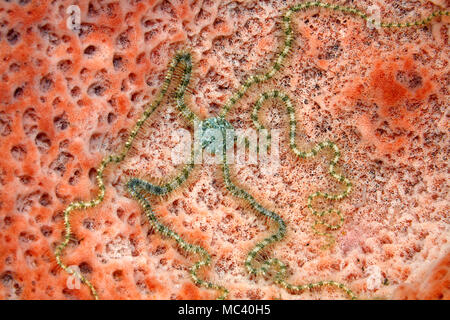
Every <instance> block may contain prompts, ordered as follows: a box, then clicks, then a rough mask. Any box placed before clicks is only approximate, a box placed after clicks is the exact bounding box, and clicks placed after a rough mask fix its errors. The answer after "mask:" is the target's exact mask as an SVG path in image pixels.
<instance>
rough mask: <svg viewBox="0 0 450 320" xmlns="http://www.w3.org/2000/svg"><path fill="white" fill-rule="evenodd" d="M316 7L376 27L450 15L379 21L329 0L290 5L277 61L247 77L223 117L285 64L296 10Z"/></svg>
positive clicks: (417, 23) (423, 22)
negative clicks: (249, 91)
mask: <svg viewBox="0 0 450 320" xmlns="http://www.w3.org/2000/svg"><path fill="white" fill-rule="evenodd" d="M314 8H324V9H328V10H332V11H339V12H343V13H346V14H351V15H354V16H356V17H359V18H361V19H363V20H365V21H368V22H370V23H371V24H372V25H374V26H375V27H381V28H407V27H413V26H424V25H426V24H428V23H430V22H431V20H433V19H434V18H436V17H440V16H449V15H450V11H448V10H438V11H435V12H433V13H431V14H430V15H429V16H428V17H425V18H423V19H419V20H417V21H411V22H384V21H381V22H378V21H376V20H375V19H373V18H372V17H370V15H368V14H367V13H365V12H364V11H362V10H359V9H357V8H353V7H346V6H341V5H336V4H332V3H327V2H320V1H309V2H304V3H301V4H298V5H295V6H293V7H290V8H289V9H288V10H287V11H286V13H285V14H284V16H283V22H282V26H283V34H284V42H283V45H282V48H281V51H280V52H279V53H278V55H277V57H276V58H275V61H274V63H273V65H272V66H271V67H270V68H269V70H268V71H267V72H266V73H265V74H256V75H252V76H250V77H248V78H247V80H245V81H244V83H243V84H242V85H241V86H240V87H239V89H238V90H237V91H236V92H235V93H234V94H233V95H232V96H231V97H230V99H229V100H228V101H227V102H226V103H225V104H224V106H223V107H222V110H221V112H220V115H221V116H222V117H225V116H226V115H227V114H228V112H229V111H230V110H231V109H232V108H233V106H234V105H235V104H236V103H237V102H238V101H239V100H240V99H241V98H242V97H243V96H244V95H245V93H246V92H247V90H248V89H249V88H250V87H251V86H252V85H254V84H255V83H261V82H264V81H267V80H269V79H271V78H272V77H273V76H274V75H275V74H276V73H277V72H278V71H279V70H280V69H281V67H282V66H283V63H284V61H285V60H286V57H287V55H288V54H289V52H290V51H291V49H292V45H293V41H294V35H293V30H292V15H293V14H294V13H296V12H299V11H302V10H308V9H314Z"/></svg>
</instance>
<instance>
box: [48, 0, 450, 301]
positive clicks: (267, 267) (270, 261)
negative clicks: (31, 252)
mask: <svg viewBox="0 0 450 320" xmlns="http://www.w3.org/2000/svg"><path fill="white" fill-rule="evenodd" d="M310 8H325V9H329V10H333V11H340V12H343V13H346V14H351V15H354V16H357V17H360V18H362V19H363V20H365V21H367V22H370V23H371V24H372V25H374V26H378V27H383V28H394V27H397V28H402V27H411V26H423V25H426V24H428V23H429V22H430V21H431V20H432V19H433V18H435V17H438V16H444V15H445V16H449V15H450V14H449V11H436V12H433V13H432V14H431V15H429V16H428V17H427V18H425V19H422V20H419V21H415V22H405V23H393V22H391V23H386V22H377V21H375V19H372V18H370V17H369V16H368V15H367V14H366V13H364V12H362V11H360V10H359V9H356V8H351V7H345V6H340V5H334V4H330V3H324V2H319V1H312V2H305V3H301V4H298V5H295V6H293V7H291V8H289V9H288V10H287V11H286V13H285V14H284V15H283V20H282V25H283V31H284V45H283V47H282V50H281V51H280V52H279V53H278V55H277V57H276V59H275V62H274V64H273V65H272V67H271V68H270V69H269V71H268V72H266V73H265V74H260V75H253V76H250V77H249V78H248V79H247V80H246V81H245V82H244V83H243V84H242V85H241V86H240V88H239V89H238V90H237V91H236V92H235V93H234V94H233V95H232V96H231V98H230V99H229V100H228V101H227V102H226V103H225V105H224V106H223V107H222V109H221V112H220V114H219V116H217V117H213V118H208V119H205V120H201V119H199V117H198V116H197V115H196V114H195V113H194V112H193V111H192V110H191V109H190V108H189V107H188V106H187V105H186V103H185V92H186V91H187V90H188V86H189V82H190V79H191V74H192V68H193V66H192V56H191V54H190V53H189V52H179V53H177V54H176V55H175V57H174V58H173V59H172V61H171V63H170V64H169V68H168V71H167V74H166V76H165V80H164V83H163V84H162V87H161V89H160V91H159V93H158V94H157V96H156V98H155V99H154V101H153V102H151V103H148V104H146V105H145V106H144V109H145V111H144V113H143V115H142V116H141V118H140V119H139V120H138V121H137V122H136V124H135V126H134V128H133V130H132V131H131V133H130V135H129V137H128V140H127V141H126V142H125V144H124V146H123V149H122V151H121V152H120V153H118V154H116V155H110V156H107V157H106V158H104V159H103V161H102V162H101V164H100V166H99V168H98V169H97V177H96V178H97V184H98V188H99V191H98V194H97V197H96V198H95V199H93V200H91V201H89V202H83V201H80V202H73V203H71V204H70V205H69V206H68V207H67V208H66V209H65V211H64V226H65V235H64V239H63V241H62V243H61V244H60V245H59V246H58V247H57V248H56V250H55V256H56V261H57V263H58V265H59V266H60V267H61V268H62V269H64V270H65V271H66V272H68V273H69V274H71V275H74V276H77V277H78V278H79V279H80V280H81V281H82V282H83V283H85V284H86V285H87V286H88V287H89V288H90V290H91V293H92V295H93V296H94V298H95V299H98V298H99V297H98V294H97V291H96V289H95V288H94V286H93V285H92V283H91V282H90V281H89V280H88V279H87V278H86V277H84V276H83V275H82V274H80V273H79V272H77V271H76V270H73V269H71V268H70V267H68V266H67V265H66V264H64V262H63V261H62V259H61V255H62V253H63V251H64V249H65V248H66V247H67V245H68V243H69V241H70V238H71V234H72V232H71V223H70V213H71V212H72V211H74V210H79V209H87V208H92V207H95V206H97V205H99V204H100V203H101V202H102V201H103V199H104V196H105V185H104V183H103V174H104V170H105V168H106V167H107V166H108V165H109V164H112V163H116V164H117V163H120V162H122V161H123V160H124V159H125V157H126V156H127V154H128V153H129V151H130V149H131V148H132V145H133V142H134V140H135V139H136V137H137V136H138V134H139V132H140V130H141V128H142V127H143V125H144V124H145V122H146V121H147V120H148V118H149V117H150V115H151V114H152V113H153V112H154V111H155V110H156V109H157V108H158V107H159V106H160V104H161V102H162V101H163V99H164V97H165V96H166V94H167V92H168V90H169V86H170V85H171V83H172V81H174V80H175V79H178V80H179V84H178V85H177V87H176V91H175V100H176V105H177V108H178V110H179V112H180V113H181V115H182V116H183V118H184V119H185V120H186V121H187V122H188V123H189V124H190V125H200V128H202V129H203V130H206V129H217V130H220V132H221V133H222V135H223V137H226V131H227V130H233V126H232V125H231V124H230V123H229V122H228V121H227V120H226V116H227V114H228V112H229V111H230V110H231V109H232V108H233V106H235V105H236V103H237V102H238V101H240V99H241V98H242V97H243V96H244V95H245V93H246V92H247V90H248V89H249V88H250V87H251V86H252V85H254V84H257V83H262V82H264V81H267V80H269V79H271V78H272V77H273V76H274V75H275V74H276V73H277V72H278V71H279V70H280V69H281V68H282V66H283V63H284V61H285V59H286V57H287V55H288V54H289V52H290V50H291V48H292V44H293V41H294V36H293V30H292V23H291V22H292V15H293V14H294V13H296V12H299V11H301V10H305V9H310ZM268 99H279V100H281V101H282V102H283V104H284V105H285V107H286V109H287V113H288V115H289V143H290V148H291V149H292V151H293V152H294V154H295V155H297V156H298V157H299V158H301V159H307V158H311V157H314V156H315V155H317V154H318V153H319V152H320V151H321V150H322V149H325V148H329V149H331V150H332V152H333V158H332V160H331V161H330V163H329V167H328V172H329V174H330V175H331V176H332V177H333V178H334V179H336V180H337V181H339V182H340V183H342V184H343V185H344V186H345V190H344V191H343V192H341V193H339V194H335V195H332V194H328V193H324V192H315V193H313V194H312V195H310V196H309V197H308V200H307V206H308V208H309V209H310V210H311V212H312V213H313V215H315V216H316V217H318V218H321V219H319V220H317V221H316V222H315V224H314V226H313V227H314V228H315V227H316V226H317V225H323V226H325V227H326V228H327V229H329V230H336V229H339V228H340V227H341V226H342V223H343V221H344V216H343V214H342V213H341V212H340V211H339V210H334V209H330V210H327V211H318V210H316V209H314V208H313V204H312V203H313V200H314V199H315V198H317V197H322V198H325V199H329V200H341V199H343V198H345V197H346V196H347V195H348V194H349V193H350V191H351V189H352V184H351V182H350V181H349V180H348V179H347V178H345V177H344V176H343V175H341V174H339V173H337V172H336V170H335V167H336V164H337V162H338V161H339V158H340V152H339V148H338V146H337V145H336V144H335V143H334V142H331V141H326V142H322V143H319V144H317V145H316V146H315V147H313V148H312V149H311V150H309V151H301V150H299V149H298V147H297V144H296V127H297V121H296V118H295V111H294V106H293V103H292V101H291V99H290V98H289V96H288V95H287V94H285V93H283V92H280V91H278V90H272V91H269V92H264V93H262V94H261V96H260V98H259V99H258V100H257V101H256V102H255V104H254V109H253V113H252V116H251V117H252V121H253V123H254V125H255V127H256V128H257V129H258V130H262V129H264V126H263V124H262V123H261V122H260V120H259V117H258V111H259V110H260V108H261V107H262V106H263V104H264V102H265V101H266V100H268ZM222 141H223V144H222V145H219V148H218V150H219V151H220V150H221V151H222V164H221V167H222V174H223V180H224V183H225V187H226V188H227V189H228V190H229V191H230V193H231V194H232V195H234V196H235V197H238V198H241V199H243V200H245V201H246V202H247V203H248V204H249V205H250V207H251V208H252V209H253V210H254V211H256V212H258V213H259V214H261V215H263V216H264V217H266V218H268V219H269V220H271V221H273V222H274V223H275V224H277V226H278V229H277V231H276V232H275V233H274V234H273V235H271V236H270V237H267V238H265V239H264V240H263V241H261V242H259V243H258V244H257V245H256V246H255V247H254V248H253V249H252V250H251V251H250V252H249V253H248V255H247V258H246V260H245V263H244V264H245V267H246V269H247V271H248V272H249V273H250V274H252V275H256V276H258V275H266V274H268V273H269V272H270V271H271V270H272V269H274V270H275V271H276V273H275V274H273V275H272V278H273V280H274V282H275V283H277V284H279V285H281V286H282V287H284V288H286V289H287V290H288V291H290V292H294V293H298V292H301V291H304V290H310V289H314V288H318V287H322V286H332V287H336V288H339V289H341V290H342V291H343V292H345V293H346V294H347V295H348V296H349V297H350V298H351V299H356V295H355V294H354V293H353V291H352V290H350V289H349V288H348V287H347V286H345V285H344V284H342V283H338V282H335V281H319V282H316V283H308V284H303V285H293V284H291V283H289V282H288V281H287V280H286V276H287V275H286V271H287V266H286V264H285V263H283V262H282V261H281V260H279V259H276V258H267V259H264V260H263V261H260V267H255V260H256V257H257V256H258V255H260V254H261V252H262V251H263V250H264V249H265V248H266V247H267V246H268V245H270V244H272V243H274V242H279V241H281V240H282V239H283V238H284V237H285V234H286V231H287V226H286V223H285V222H284V221H283V219H282V218H281V217H280V215H278V214H277V213H275V212H274V211H271V210H269V209H267V208H265V207H264V206H263V205H261V204H260V203H258V202H257V201H256V200H255V198H254V197H253V196H252V195H251V194H250V193H248V192H247V191H245V190H244V189H242V188H240V187H238V186H237V185H236V184H235V182H233V180H232V177H231V173H230V167H229V164H228V163H227V148H228V146H226V143H225V141H226V139H222ZM201 147H202V148H203V149H205V150H209V151H211V140H208V139H206V138H203V137H202V139H201ZM216 147H217V146H216ZM212 149H214V148H212ZM216 151H217V150H216ZM194 153H195V152H194V149H192V151H191V160H190V162H189V163H188V164H187V165H186V166H185V167H184V168H183V169H182V171H181V173H180V174H179V175H178V176H177V177H176V178H175V179H173V180H172V181H170V182H168V183H165V184H163V185H156V184H152V183H150V182H149V181H146V180H143V179H139V178H132V179H130V180H129V181H128V183H127V189H128V191H129V193H130V194H131V196H133V197H134V198H135V199H136V200H137V201H138V202H139V203H140V205H141V206H142V208H143V211H144V212H145V214H146V216H147V218H148V221H149V223H150V225H151V226H152V227H153V228H154V229H155V230H156V231H158V232H159V233H160V234H161V235H163V236H166V237H168V238H171V239H173V240H174V241H175V242H176V243H177V244H178V245H179V246H180V247H181V248H182V249H183V250H185V251H186V252H188V253H193V254H196V255H198V256H200V260H199V261H198V262H196V263H195V264H194V265H193V266H192V267H191V268H190V275H191V278H192V280H193V282H194V283H195V284H196V285H198V286H202V287H205V288H210V289H215V290H218V291H220V292H221V294H220V295H219V297H218V299H225V298H226V297H227V295H228V290H227V289H226V288H225V287H223V286H220V285H217V284H214V283H212V282H209V281H206V280H203V279H200V278H199V276H198V270H199V269H200V268H201V267H203V266H208V265H209V264H210V263H211V256H210V255H209V253H208V252H207V251H206V250H205V249H204V248H202V247H201V246H198V245H193V244H190V243H188V242H187V241H185V240H184V239H183V238H182V237H181V236H179V235H178V234H177V233H176V232H174V231H172V230H171V229H170V228H168V227H167V226H165V225H164V224H163V223H161V222H160V221H159V220H158V218H157V216H156V214H155V213H154V211H153V209H152V206H151V204H150V201H149V200H148V197H149V196H150V195H158V196H162V195H167V194H169V193H171V192H172V191H174V190H175V189H177V188H178V187H179V186H180V185H182V184H183V183H184V182H185V181H186V180H187V179H188V177H189V175H190V174H191V172H192V171H193V169H194ZM332 213H334V214H336V215H337V217H338V220H339V222H338V223H336V224H330V223H328V222H326V221H325V220H324V217H325V216H326V215H329V214H332ZM316 232H317V233H320V234H324V235H329V234H328V233H325V232H319V231H318V230H316Z"/></svg>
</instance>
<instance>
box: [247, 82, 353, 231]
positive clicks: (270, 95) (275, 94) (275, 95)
mask: <svg viewBox="0 0 450 320" xmlns="http://www.w3.org/2000/svg"><path fill="white" fill-rule="evenodd" d="M268 99H279V100H281V101H282V102H283V103H284V105H285V106H286V109H287V113H288V116H289V146H290V148H291V149H292V151H293V152H294V153H295V155H297V156H298V157H299V158H301V159H309V158H313V157H315V156H316V155H317V154H318V153H319V152H320V151H321V150H322V149H325V148H329V149H331V151H332V152H333V158H332V159H331V161H330V163H329V165H328V173H329V174H330V175H331V176H332V177H333V178H334V179H335V180H337V181H338V182H339V183H341V184H343V185H344V186H345V190H344V191H343V192H341V193H339V194H329V193H326V192H320V191H318V192H315V193H313V194H311V195H310V196H309V197H308V204H307V205H308V208H309V209H310V210H311V213H312V214H313V215H315V216H317V217H319V218H321V219H320V220H317V221H316V222H315V223H314V225H313V229H314V230H315V232H316V233H318V234H321V235H325V236H328V237H331V235H330V234H329V233H326V232H319V231H318V230H317V229H316V226H317V225H324V226H325V227H326V228H327V229H330V230H337V229H339V228H340V227H341V226H342V224H343V223H344V215H343V214H342V213H341V211H340V210H335V209H329V210H323V211H318V210H316V209H314V207H313V205H312V202H313V200H314V198H317V197H322V198H325V199H328V200H341V199H343V198H345V197H346V196H348V195H349V193H350V192H351V190H352V183H351V182H350V180H348V179H347V178H346V177H345V176H343V175H342V174H339V173H337V172H336V165H337V163H338V162H339V159H340V156H341V153H340V151H339V147H338V146H337V145H336V144H335V143H334V142H331V141H325V142H321V143H318V144H316V145H315V146H314V147H313V148H312V149H311V150H309V151H301V150H299V149H298V147H297V143H296V136H297V120H296V118H295V109H294V106H293V104H292V101H291V99H290V98H289V96H288V95H287V94H285V93H283V92H280V91H278V90H272V91H268V92H264V93H262V94H261V95H260V97H259V99H258V100H257V101H256V102H255V104H254V107H253V112H252V114H251V119H252V121H253V124H254V126H255V127H256V129H257V130H264V129H265V127H264V125H263V124H262V123H261V121H260V120H259V117H258V114H259V111H260V109H261V107H262V106H263V105H264V102H266V101H267V100H268ZM268 140H270V135H269V136H268ZM332 213H334V214H336V215H337V216H338V218H339V222H338V223H336V224H330V223H327V222H325V220H323V218H324V217H325V216H326V215H329V214H332Z"/></svg>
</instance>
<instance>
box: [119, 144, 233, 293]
mask: <svg viewBox="0 0 450 320" xmlns="http://www.w3.org/2000/svg"><path fill="white" fill-rule="evenodd" d="M193 150H194V149H192V152H191V161H190V163H189V164H188V165H186V167H185V168H184V169H183V170H182V172H181V174H180V175H179V176H178V177H176V178H175V179H173V180H172V181H171V182H169V183H167V184H165V185H162V186H157V185H154V184H151V183H150V182H148V181H145V180H141V179H137V178H132V179H131V180H130V181H129V182H128V183H127V188H128V192H129V193H130V194H131V195H132V196H133V197H134V198H135V199H136V200H137V201H138V202H139V204H140V205H141V206H142V208H143V210H144V213H145V215H146V216H147V218H148V221H149V223H150V225H151V226H152V227H153V228H154V229H155V230H156V231H158V232H159V233H160V234H161V235H163V236H166V237H168V238H170V239H172V240H175V242H176V243H177V245H179V246H180V248H181V249H183V250H185V251H186V252H188V253H195V254H197V255H199V256H200V258H201V260H200V261H198V262H196V263H195V264H194V265H193V266H192V267H191V268H190V275H191V278H192V281H193V282H194V283H195V284H196V285H198V286H202V287H205V288H208V289H215V290H218V291H220V292H222V293H221V295H220V296H219V297H218V298H217V299H219V300H223V299H226V297H227V295H228V290H227V289H226V288H225V287H223V286H220V285H217V284H215V283H212V282H209V281H205V280H202V279H200V278H199V276H198V274H197V273H198V270H199V269H200V268H201V267H204V266H208V265H209V264H210V263H211V256H210V255H209V253H208V252H207V251H206V250H205V249H204V248H202V247H201V246H198V245H193V244H190V243H188V242H187V241H185V240H184V239H183V238H182V237H181V236H179V235H178V234H177V233H176V232H174V231H172V230H171V229H170V228H168V227H167V226H165V225H164V224H162V223H161V222H159V221H158V218H157V216H156V215H155V213H154V212H153V210H152V207H151V205H150V202H149V200H148V199H147V197H148V195H149V194H153V195H165V194H168V193H170V192H171V191H173V190H175V189H176V188H178V187H179V186H180V185H181V184H182V183H183V182H185V181H186V179H187V178H188V176H189V174H190V172H191V171H192V170H193V168H194V164H193V161H194V151H193Z"/></svg>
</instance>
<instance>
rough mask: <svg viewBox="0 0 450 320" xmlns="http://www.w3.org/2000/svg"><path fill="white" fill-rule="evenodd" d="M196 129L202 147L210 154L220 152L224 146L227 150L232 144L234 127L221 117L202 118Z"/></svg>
mask: <svg viewBox="0 0 450 320" xmlns="http://www.w3.org/2000/svg"><path fill="white" fill-rule="evenodd" d="M198 129H199V134H200V143H201V146H202V148H203V149H205V150H206V151H208V152H209V153H211V154H221V153H222V151H223V148H224V147H225V148H226V150H229V149H230V148H232V147H233V145H234V139H235V136H236V134H235V131H234V127H233V126H232V125H231V124H230V123H229V122H228V121H227V120H226V119H224V118H223V117H215V118H208V119H206V120H203V121H202V122H200V124H199V126H198Z"/></svg>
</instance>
